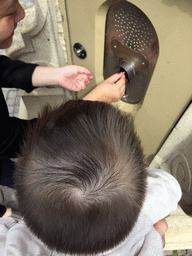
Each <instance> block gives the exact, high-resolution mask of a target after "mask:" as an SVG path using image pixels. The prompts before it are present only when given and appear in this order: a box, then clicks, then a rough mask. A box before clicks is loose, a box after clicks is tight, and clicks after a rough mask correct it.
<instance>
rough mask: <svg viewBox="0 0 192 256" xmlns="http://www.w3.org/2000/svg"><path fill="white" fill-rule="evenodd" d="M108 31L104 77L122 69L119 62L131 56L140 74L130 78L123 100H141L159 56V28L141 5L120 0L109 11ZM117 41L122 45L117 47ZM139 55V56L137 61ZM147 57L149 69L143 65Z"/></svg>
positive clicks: (131, 101) (135, 101) (137, 72)
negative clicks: (139, 6)
mask: <svg viewBox="0 0 192 256" xmlns="http://www.w3.org/2000/svg"><path fill="white" fill-rule="evenodd" d="M105 32H106V33H105V56H104V78H105V79H106V78H108V77H109V76H111V75H113V74H114V73H117V72H119V71H121V69H120V67H119V63H120V62H121V61H122V60H126V61H128V62H130V60H131V62H132V64H133V65H134V68H135V70H136V72H135V73H136V75H135V76H134V78H132V79H131V80H129V78H128V80H129V81H128V82H127V83H126V92H125V95H124V96H123V98H122V100H124V101H126V102H129V103H138V102H140V101H141V100H142V99H143V98H144V96H145V93H146V90H147V88H148V85H149V82H150V79H151V77H152V74H153V71H154V68H155V64H156V62H157V58H158V54H159V43H158V38H157V34H156V31H155V29H154V27H153V25H152V23H151V21H150V20H149V18H148V17H147V16H146V15H145V14H144V13H143V12H142V11H141V10H140V9H139V8H138V7H137V6H135V5H133V4H132V3H130V2H128V1H117V3H115V4H113V5H112V6H111V7H110V8H109V11H108V13H107V18H106V31H105ZM114 45H115V47H117V46H118V47H119V48H118V49H117V48H116V49H114V48H113V47H114ZM135 56H139V57H138V58H137V60H136V61H135V62H134V60H135ZM143 59H145V60H146V62H147V63H148V65H146V68H145V69H144V68H143V69H142V68H141V67H142V60H143ZM133 62H134V63H133ZM132 64H130V65H132Z"/></svg>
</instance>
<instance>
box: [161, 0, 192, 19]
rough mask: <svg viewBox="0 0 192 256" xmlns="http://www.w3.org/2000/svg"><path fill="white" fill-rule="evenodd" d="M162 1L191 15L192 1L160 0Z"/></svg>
mask: <svg viewBox="0 0 192 256" xmlns="http://www.w3.org/2000/svg"><path fill="white" fill-rule="evenodd" d="M162 3H164V4H166V5H169V6H170V7H174V6H177V7H178V8H179V9H180V10H181V11H182V12H185V13H187V14H189V15H190V16H192V1H191V0H174V1H173V0H162Z"/></svg>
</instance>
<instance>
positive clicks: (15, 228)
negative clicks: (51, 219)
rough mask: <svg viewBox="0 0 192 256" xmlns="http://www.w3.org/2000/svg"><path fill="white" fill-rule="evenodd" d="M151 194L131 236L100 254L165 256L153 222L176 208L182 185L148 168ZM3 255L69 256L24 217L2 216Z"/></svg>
mask: <svg viewBox="0 0 192 256" xmlns="http://www.w3.org/2000/svg"><path fill="white" fill-rule="evenodd" d="M148 174H149V176H148V187H147V196H146V200H145V202H144V205H143V208H142V210H141V213H140V216H139V218H138V221H137V223H136V224H135V226H134V228H133V229H132V231H131V233H130V234H129V235H128V236H127V238H126V239H125V240H124V241H123V242H121V243H120V244H119V245H118V246H116V247H115V248H112V249H111V250H110V251H107V252H103V253H101V254H97V256H101V255H103V256H104V255H106V256H107V255H108V256H135V255H138V256H163V255H164V253H163V243H162V239H161V236H160V235H159V233H158V232H157V231H156V230H155V229H154V227H153V225H154V224H155V223H156V222H157V221H159V220H160V219H163V218H165V217H166V216H168V215H169V214H170V213H171V212H172V211H174V210H176V208H177V204H178V202H179V200H180V198H181V188H180V186H179V184H178V182H177V181H176V179H175V178H174V177H173V176H171V175H170V174H168V173H167V172H164V171H162V170H156V169H148ZM0 256H68V255H67V254H60V253H57V252H55V251H51V250H50V249H49V248H48V247H47V246H46V245H45V244H43V242H41V241H40V240H39V239H38V238H37V237H36V236H35V235H34V234H33V233H32V232H31V231H30V230H29V228H27V227H26V225H25V222H24V221H23V220H21V221H19V222H18V223H17V222H16V221H15V220H13V219H12V218H0Z"/></svg>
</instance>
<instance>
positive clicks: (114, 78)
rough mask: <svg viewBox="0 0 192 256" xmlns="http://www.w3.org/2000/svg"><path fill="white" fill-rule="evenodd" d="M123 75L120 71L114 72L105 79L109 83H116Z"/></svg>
mask: <svg viewBox="0 0 192 256" xmlns="http://www.w3.org/2000/svg"><path fill="white" fill-rule="evenodd" d="M123 76H124V74H123V73H122V72H121V73H117V74H114V75H112V76H110V77H109V78H108V79H107V81H108V82H109V83H112V84H113V83H116V82H117V81H118V80H119V79H121V78H122V77H123Z"/></svg>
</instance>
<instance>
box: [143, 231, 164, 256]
mask: <svg viewBox="0 0 192 256" xmlns="http://www.w3.org/2000/svg"><path fill="white" fill-rule="evenodd" d="M149 255H153V256H163V255H164V252H163V241H162V237H161V236H160V234H159V233H158V232H157V231H156V230H155V229H154V228H152V229H151V231H150V232H149V233H148V234H147V235H146V236H145V241H144V244H143V246H142V248H141V251H140V252H139V254H138V256H149Z"/></svg>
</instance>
